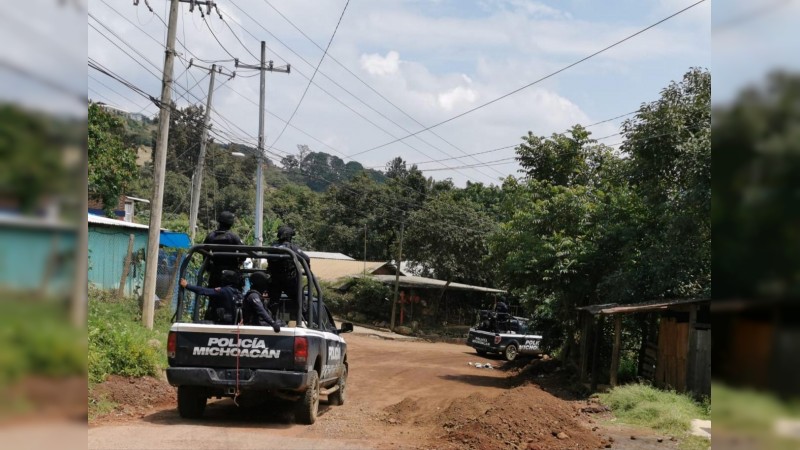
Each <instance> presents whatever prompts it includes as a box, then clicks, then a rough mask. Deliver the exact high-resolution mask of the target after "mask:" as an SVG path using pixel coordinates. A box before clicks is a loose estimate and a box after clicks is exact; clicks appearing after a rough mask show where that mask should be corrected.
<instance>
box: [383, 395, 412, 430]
mask: <svg viewBox="0 0 800 450" xmlns="http://www.w3.org/2000/svg"><path fill="white" fill-rule="evenodd" d="M383 410H384V411H385V412H386V420H387V421H388V422H389V423H393V424H394V423H408V422H411V421H412V420H413V419H414V417H415V416H416V415H417V414H418V413H419V411H420V407H419V404H418V403H417V401H416V400H414V399H413V398H409V397H406V398H404V399H403V400H401V401H400V402H399V403H395V404H394V405H391V406H387V407H386V408H384V409H383Z"/></svg>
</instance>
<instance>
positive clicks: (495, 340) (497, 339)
mask: <svg viewBox="0 0 800 450" xmlns="http://www.w3.org/2000/svg"><path fill="white" fill-rule="evenodd" d="M502 340H503V338H501V337H500V335H497V336H495V337H494V343H495V344H499V343H500V341H502Z"/></svg>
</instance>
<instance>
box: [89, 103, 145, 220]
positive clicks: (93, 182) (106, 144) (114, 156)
mask: <svg viewBox="0 0 800 450" xmlns="http://www.w3.org/2000/svg"><path fill="white" fill-rule="evenodd" d="M88 128H89V129H88V145H89V147H88V159H89V193H90V194H91V195H96V196H97V197H99V198H100V199H101V200H102V201H103V205H104V209H105V211H106V213H107V214H111V212H112V211H113V210H114V208H115V207H116V206H117V203H118V201H119V196H120V195H121V194H122V193H123V192H124V191H125V188H126V187H127V186H128V183H129V182H130V180H132V179H133V178H134V177H135V176H136V173H137V169H136V151H135V150H134V149H133V148H131V147H126V146H125V145H124V144H123V141H122V136H124V132H125V130H124V126H123V123H122V121H121V120H119V119H118V118H116V117H114V116H112V115H110V114H108V113H107V112H105V111H104V110H103V109H102V108H100V107H99V106H97V105H96V104H94V103H92V104H90V105H89V127H88Z"/></svg>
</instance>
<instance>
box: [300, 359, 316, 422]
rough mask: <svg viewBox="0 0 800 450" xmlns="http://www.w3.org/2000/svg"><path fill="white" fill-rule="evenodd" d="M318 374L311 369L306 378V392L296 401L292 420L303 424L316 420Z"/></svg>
mask: <svg viewBox="0 0 800 450" xmlns="http://www.w3.org/2000/svg"><path fill="white" fill-rule="evenodd" d="M319 390H320V388H319V374H317V371H316V370H312V371H311V374H310V376H309V378H308V387H307V388H306V392H305V393H303V396H302V397H301V398H300V401H298V402H297V404H296V405H295V409H294V420H295V421H297V422H298V423H302V424H304V425H311V424H313V423H314V422H316V421H317V411H319Z"/></svg>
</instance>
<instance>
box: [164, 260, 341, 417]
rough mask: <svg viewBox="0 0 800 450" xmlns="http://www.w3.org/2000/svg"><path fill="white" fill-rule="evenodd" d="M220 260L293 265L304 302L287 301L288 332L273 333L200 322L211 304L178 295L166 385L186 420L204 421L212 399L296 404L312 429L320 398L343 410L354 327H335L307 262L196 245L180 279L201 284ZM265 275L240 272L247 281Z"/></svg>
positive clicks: (283, 308)
mask: <svg viewBox="0 0 800 450" xmlns="http://www.w3.org/2000/svg"><path fill="white" fill-rule="evenodd" d="M214 256H223V257H226V256H229V257H230V256H235V257H237V258H242V259H244V258H251V259H252V260H253V261H266V262H267V263H269V262H275V261H280V260H284V261H286V260H289V261H291V262H292V263H293V264H294V265H295V266H296V268H297V271H298V272H297V273H298V274H300V276H299V277H297V278H298V280H299V282H298V285H297V292H296V295H297V296H296V297H295V298H299V299H300V301H298V302H294V301H292V300H290V299H288V298H287V297H286V296H283V297H282V298H281V300H280V306H279V307H278V308H277V311H276V316H277V317H276V318H277V319H281V320H282V321H283V322H284V324H285V325H287V326H283V327H281V328H280V331H278V332H275V331H274V330H273V328H272V327H268V326H250V325H247V326H245V325H237V324H227V323H214V322H210V321H206V320H202V317H203V314H202V310H203V309H204V304H205V302H204V300H205V298H204V297H202V296H199V295H194V294H192V293H190V292H189V291H188V290H185V289H184V288H180V290H179V291H178V302H177V310H176V313H175V321H174V323H173V324H172V327H171V328H170V332H169V338H168V340H167V356H168V361H169V368H167V379H168V381H169V383H170V384H171V385H173V386H177V388H178V412H179V413H180V415H181V417H184V418H199V417H201V416H202V415H203V412H204V410H205V407H206V402H207V401H208V399H209V398H222V397H236V398H237V399H242V400H244V399H245V398H246V397H247V398H249V399H252V400H256V401H260V400H266V399H269V398H274V397H277V398H281V399H288V400H291V401H293V402H295V407H294V414H295V420H296V421H297V422H298V423H303V424H312V423H314V422H315V420H316V418H317V411H318V408H319V401H320V398H323V399H324V398H327V401H328V403H330V404H333V405H341V404H343V403H344V401H345V393H346V387H347V374H348V362H347V344H346V342H345V341H344V339H343V338H342V336H341V335H342V334H343V333H346V332H349V331H352V330H353V324H351V323H343V324H342V325H341V328H337V327H336V325H335V323H334V321H333V316H331V314H330V312H329V311H328V308H327V307H326V306H325V304H324V302H323V298H322V291H321V289H320V287H319V285H318V283H317V280H316V279H315V278H314V275H313V273H312V272H311V270H310V268H309V266H308V264H307V263H306V261H305V260H304V259H303V258H300V257H298V255H297V254H296V253H295V252H293V251H292V250H291V249H288V248H283V247H252V246H239V245H209V244H205V245H196V246H194V247H192V248H191V249H190V251H189V253H188V254H187V258H186V259H185V260H184V261H183V263H182V264H181V268H180V277H181V278H187V275H189V276H191V277H193V278H194V279H196V280H202V279H203V274H204V273H205V272H206V269H207V265H208V264H209V261H213V257H214ZM190 267H191V268H192V269H193V270H191V271H190ZM259 270H261V269H260V268H254V269H242V270H241V271H240V272H241V274H242V275H243V276H245V277H247V276H248V275H249V274H251V273H254V272H256V271H259ZM187 272H190V273H187ZM191 272H193V273H191ZM303 276H305V281H306V282H305V283H303V278H304V277H303ZM198 284H200V283H198ZM210 287H213V286H210Z"/></svg>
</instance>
